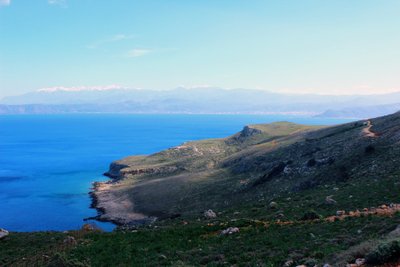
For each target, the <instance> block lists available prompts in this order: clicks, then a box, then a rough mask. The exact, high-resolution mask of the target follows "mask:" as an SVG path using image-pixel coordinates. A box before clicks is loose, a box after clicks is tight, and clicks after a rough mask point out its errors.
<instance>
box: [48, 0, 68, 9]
mask: <svg viewBox="0 0 400 267" xmlns="http://www.w3.org/2000/svg"><path fill="white" fill-rule="evenodd" d="M47 2H48V3H49V4H50V5H58V6H61V7H67V0H48V1H47Z"/></svg>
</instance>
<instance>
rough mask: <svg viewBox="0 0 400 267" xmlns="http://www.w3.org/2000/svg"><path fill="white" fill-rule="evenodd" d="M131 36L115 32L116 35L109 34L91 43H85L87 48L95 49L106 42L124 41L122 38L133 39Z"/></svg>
mask: <svg viewBox="0 0 400 267" xmlns="http://www.w3.org/2000/svg"><path fill="white" fill-rule="evenodd" d="M133 38H134V36H133V35H127V34H116V35H114V36H111V37H109V38H106V39H103V40H99V41H96V42H93V43H91V44H89V45H87V46H86V47H87V48H89V49H96V48H99V47H101V46H103V45H105V44H108V43H116V42H120V41H124V40H130V39H133Z"/></svg>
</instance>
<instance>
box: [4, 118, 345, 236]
mask: <svg viewBox="0 0 400 267" xmlns="http://www.w3.org/2000/svg"><path fill="white" fill-rule="evenodd" d="M282 120H287V121H292V122H297V123H305V124H324V125H328V124H329V125H331V124H338V123H342V122H346V120H327V119H317V118H301V117H288V116H270V115H119V114H118V115H112V114H90V115H3V116H0V203H1V206H0V228H5V229H8V230H10V231H39V230H71V229H78V228H80V227H81V226H82V225H83V224H84V222H83V219H84V218H87V217H91V216H95V215H96V211H95V210H93V209H90V208H89V206H90V198H89V196H88V192H89V190H90V187H91V183H92V182H93V181H101V180H106V178H105V177H103V176H102V173H104V172H105V171H107V170H108V166H109V164H110V163H111V162H112V161H114V160H117V159H120V158H123V157H125V156H128V155H135V154H150V153H154V152H157V151H159V150H162V149H166V148H168V147H171V146H175V145H179V144H181V143H183V142H185V141H189V140H198V139H204V138H216V137H225V136H228V135H231V134H234V133H235V132H238V131H240V130H241V129H242V128H243V126H244V125H246V124H254V123H268V122H273V121H282ZM97 224H98V225H99V226H100V227H102V228H103V229H106V230H111V229H112V228H113V225H112V224H107V223H97Z"/></svg>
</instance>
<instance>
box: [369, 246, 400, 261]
mask: <svg viewBox="0 0 400 267" xmlns="http://www.w3.org/2000/svg"><path fill="white" fill-rule="evenodd" d="M399 257H400V240H394V241H391V242H387V243H383V244H380V245H379V246H378V247H376V248H375V249H374V250H372V251H371V252H370V253H368V254H367V256H366V257H365V259H366V261H367V263H369V264H383V263H387V262H390V261H392V260H396V259H398V258H399Z"/></svg>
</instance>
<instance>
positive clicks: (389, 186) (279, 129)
mask: <svg viewBox="0 0 400 267" xmlns="http://www.w3.org/2000/svg"><path fill="white" fill-rule="evenodd" d="M399 141H400V115H399V114H394V115H391V116H386V117H381V118H376V119H372V120H369V121H359V122H354V123H349V124H344V125H339V126H334V127H309V126H302V125H296V124H291V123H283V122H281V123H274V124H269V125H251V126H247V127H245V128H244V129H243V131H241V132H239V133H238V134H235V135H233V136H230V137H228V138H225V139H213V140H205V141H197V142H189V143H185V144H183V145H181V146H178V147H175V148H171V149H168V150H166V151H162V152H160V153H157V154H154V155H150V156H138V157H129V158H126V159H123V160H120V161H117V162H115V163H113V164H112V166H111V168H110V171H109V173H108V175H109V176H111V177H113V179H112V180H111V182H109V183H106V184H98V186H97V190H96V194H95V198H94V200H95V202H94V204H96V205H97V208H99V211H100V212H101V214H100V215H101V216H100V219H103V220H113V221H116V222H118V223H120V224H121V226H120V227H119V228H118V230H117V231H115V232H112V233H101V232H96V231H84V230H82V231H73V232H66V233H11V234H10V236H8V237H7V238H5V239H3V240H1V241H0V265H5V266H8V265H10V266H12V265H15V266H18V265H23V264H26V265H27V266H31V265H32V263H37V264H38V265H44V266H46V265H49V266H199V265H203V266H297V265H300V264H304V265H306V266H315V265H317V266H322V265H323V264H325V263H329V264H331V265H332V266H346V264H347V263H349V262H352V263H354V262H355V260H356V259H357V258H365V259H366V260H367V263H368V264H369V265H368V266H381V265H382V266H383V264H384V263H388V262H392V263H393V264H392V265H385V266H397V265H396V264H397V260H398V259H399V258H400V228H398V225H399V224H400V214H399V213H398V211H399V210H400V206H399V205H397V204H396V203H400V199H399V198H400V197H399V196H400V179H399V178H400V169H399V166H400V164H399V160H400V158H399V156H400V145H399V144H400V142H399ZM208 209H212V210H213V211H214V212H215V213H216V217H215V218H206V217H204V215H203V213H204V211H205V210H208ZM149 217H150V218H154V217H157V218H158V220H156V221H154V222H152V223H151V224H145V225H143V226H139V224H141V223H143V222H151V221H153V220H150V219H148V218H149ZM229 227H237V228H238V230H239V232H235V233H233V234H228V235H223V234H222V231H223V230H226V229H227V228H229ZM68 236H73V237H74V238H75V240H74V242H72V243H71V242H65V240H66V238H67V237H68ZM67 241H68V240H67ZM285 264H286V265H285Z"/></svg>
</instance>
